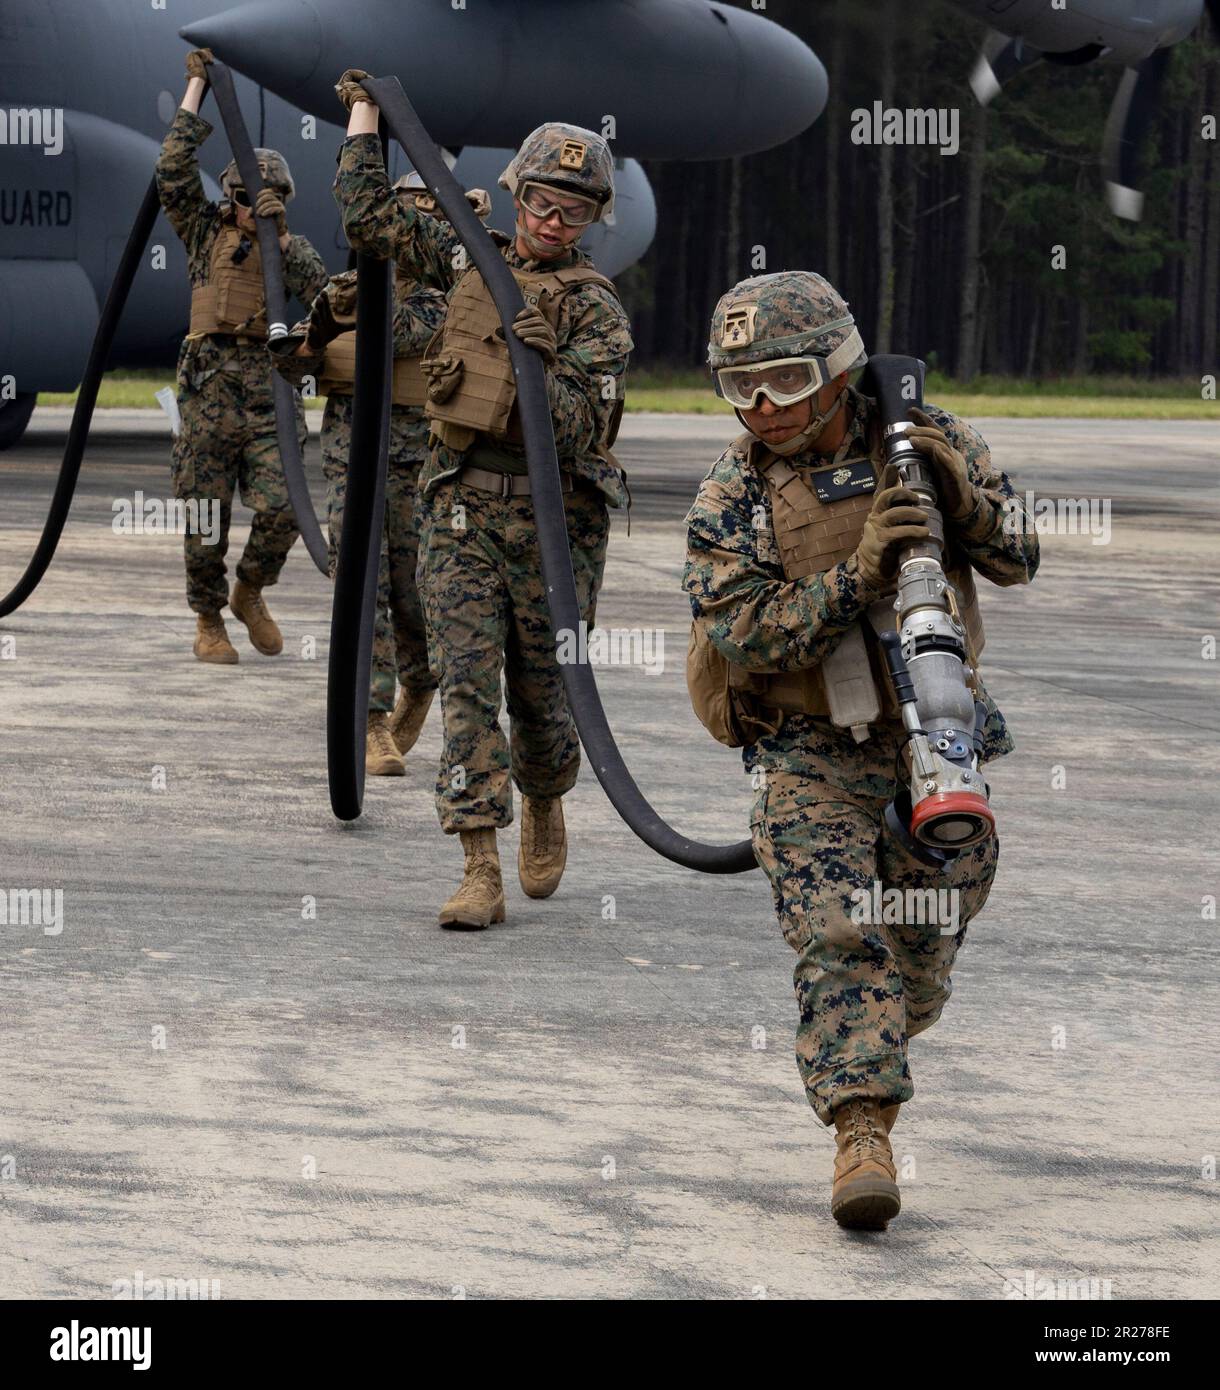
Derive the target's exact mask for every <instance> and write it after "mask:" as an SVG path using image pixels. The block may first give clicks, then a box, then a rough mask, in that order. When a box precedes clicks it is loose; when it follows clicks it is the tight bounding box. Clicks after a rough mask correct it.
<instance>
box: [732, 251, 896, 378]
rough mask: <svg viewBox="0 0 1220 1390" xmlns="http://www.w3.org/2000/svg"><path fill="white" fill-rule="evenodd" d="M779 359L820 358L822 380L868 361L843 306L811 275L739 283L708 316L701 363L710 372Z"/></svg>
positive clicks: (786, 273)
mask: <svg viewBox="0 0 1220 1390" xmlns="http://www.w3.org/2000/svg"><path fill="white" fill-rule="evenodd" d="M784 357H817V358H821V359H823V362H824V364H825V367H826V373H827V377H828V379H829V378H833V377H836V376H838V374H839V373H840V372H850V371H854V370H855V369H856V368H857V367H863V366H864V364H865V363H866V362H867V361H868V354H867V353H866V352H865V351H864V344H863V342H862V341H861V339H860V334H859V331H858V330H857V328H856V321H855V319H854V318H852V315H851V310H850V309H849V308H848V307H847V301H846V300H845V299H844V298H843V296H842V295H841V294H840V293H839V292H838V290H836V289H835V287H834V286H833V285H832V284H831V283H830V282H829V281H828V280H825V279H823V278H822V276H820V275H815V274H814V273H813V271H811V270H782V271H779V272H777V273H776V274H773V275H756V276H754V277H753V278H752V279H750V280H742V281H741V282H740V283H738V284H736V285H734V286H733V288H732V289H731V290H729V292H728V293H727V294H724V295H722V296H721V297H720V302H719V304H717V305H716V311H715V313H714V314H713V315H712V331H711V338H710V341H709V342H708V347H707V360H708V365H709V366H710V367H711V369H712V370H713V371H714V372H715V371H719V370H720V369H721V368H723V367H745V366H749V365H751V364H753V363H757V362H768V361H772V360H774V359H778V358H784Z"/></svg>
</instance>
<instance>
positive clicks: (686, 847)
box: [361, 77, 758, 874]
mask: <svg viewBox="0 0 1220 1390" xmlns="http://www.w3.org/2000/svg"><path fill="white" fill-rule="evenodd" d="M361 85H362V86H363V87H364V89H365V91H367V92H368V94H369V95H370V96H371V97H372V98H373V99H374V101H376V103H377V105H378V107H379V108H380V110H381V113H382V115H383V116H384V117H385V121H386V124H387V125H388V126H389V129H390V132H391V134H393V136H394V137H395V139H396V140H397V141H398V143H399V144H400V145H401V146H402V147H403V149H404V150H405V151H406V153H407V158H408V159H410V161H411V163H412V164H413V165H414V166H415V168H416V170H417V171H418V172H419V174H420V176H421V178H422V179H423V180H424V182H425V183H426V184H427V186H428V188H429V190H430V191H431V192H432V194H433V195H434V196H435V198H436V200H437V202H438V203H439V204H440V206H441V208H442V209H443V210H444V213H445V216H446V217H448V219H449V221H450V222H451V223H452V224H453V227H454V230H455V231H456V232H457V233H458V235H459V236H460V237H461V239H462V242H463V244H464V245H465V247H466V250H467V251H468V252H469V254H470V257H471V259H472V260H473V262H474V264H475V267H476V269H477V270H478V271H479V274H480V275H482V277H483V279H484V281H485V282H486V284H487V287H488V289H489V290H490V291H491V296H492V299H493V300H494V301H495V305H496V309H497V310H498V312H499V314H500V320H501V323H502V324H503V327H504V337H505V340H506V342H507V343H508V352H509V357H510V359H511V361H512V366H513V373H514V375H515V376H516V379H517V404H518V409H519V411H520V415H521V426H522V430H523V432H524V435H525V448H526V460H527V463H528V466H529V478H530V495H531V497H532V499H533V506H534V520H535V523H536V525H537V529H538V548H539V551H540V553H541V558H542V578H543V583H544V584H545V586H546V594H547V604H548V606H549V608H550V613H551V623H552V626H553V628H554V630H555V631H556V632H564V631H567V632H577V631H579V628H580V604H579V602H578V600H577V597H576V581H575V579H574V577H573V575H572V556H571V551H570V549H569V546H568V526H567V518H566V515H565V513H564V506H563V492H562V489H561V486H560V481H559V459H558V456H557V455H556V452H555V433H554V429H553V427H552V425H551V407H550V403H549V401H548V398H547V391H546V374H545V371H544V368H543V365H542V359H541V358H540V357H539V355H538V354H537V353H536V352H535V351H534V350H533V349H532V348H529V347H527V346H526V345H525V344H524V343H523V342H522V341H521V339H520V338H518V337H517V335H516V334H515V333H514V332H513V331H512V321H513V319H514V317H515V316H516V315H517V313H518V312H520V310H521V309H522V308H523V307H524V305H525V301H524V300H523V299H522V297H521V291H520V289H519V288H518V286H517V282H516V280H515V279H514V278H513V273H512V271H511V270H510V269H509V268H508V264H507V262H506V261H505V260H504V257H503V256H502V255H501V254H500V251H499V248H498V247H497V246H496V244H495V242H494V241H492V239H491V237H490V235H489V234H488V232H487V230H486V228H484V226H483V224H482V223H481V222H480V221H479V219H478V217H477V216H476V214H475V212H474V209H473V208H472V207H471V206H470V204H469V203H468V202H467V201H466V198H465V195H464V194H463V192H462V188H461V185H460V184H459V183H458V182H457V180H456V179H455V178H454V177H453V175H452V174H451V173H450V172H449V169H448V166H447V165H446V164H445V161H444V160H443V159H442V158H441V154H440V151H439V150H438V149H437V147H436V145H435V144H434V142H433V140H432V138H431V136H429V134H428V132H427V131H426V130H425V129H424V127H423V125H422V124H421V122H420V119H419V117H418V116H417V115H416V113H415V110H414V108H413V107H412V106H411V103H410V102H409V101H408V100H407V97H406V94H405V93H404V91H403V89H402V86H401V84H400V83H399V81H398V79H397V78H396V77H379V78H368V79H366V80H365V81H364V82H363V83H362V84H361ZM559 669H560V672H561V674H562V676H563V683H564V688H565V689H566V691H567V696H568V703H569V704H570V705H571V708H572V713H573V715H574V717H575V719H576V727H577V729H578V730H579V732H580V741H581V743H582V744H583V745H584V748H585V752H586V753H587V754H588V757H589V762H590V763H591V765H592V767H593V771H594V772H595V773H596V774H597V780H598V781H599V782H600V783H601V784H602V788H603V789H604V791H605V793H606V795H607V796H608V797H609V798H610V801H611V803H612V805H613V806H614V809H615V810H616V811H617V812H618V813H619V815H620V816H621V817H622V818H623V820H624V821H625V822H626V823H627V825H628V826H629V827H630V828H631V829H632V830H633V831H634V832H635V833H636V834H637V835H638V836H639V837H640V839H641V840H643V841H644V843H645V844H647V845H648V846H650V847H651V848H652V849H654V850H656V852H657V853H658V854H661V855H663V856H664V857H665V858H666V859H671V860H673V862H674V863H676V864H683V865H685V866H686V867H687V868H690V869H698V870H700V871H701V872H703V873H710V874H736V873H742V872H744V871H745V870H747V869H756V868H757V867H758V864H757V861H756V860H755V858H754V851H753V849H752V848H751V845H750V841H749V840H742V841H740V842H739V843H738V844H735V845H705V844H700V843H699V842H698V841H697V840H689V839H687V838H686V836H685V835H680V834H678V832H677V831H676V830H674V829H673V828H672V827H671V826H669V825H667V824H666V822H665V821H663V820H662V819H661V817H660V816H659V815H657V813H656V812H655V811H654V810H653V809H652V807H651V806H650V805H649V804H648V802H647V800H646V799H645V798H644V796H643V794H642V793H641V791H640V789H639V787H637V786H636V784H635V781H634V780H633V778H632V776H631V774H630V772H628V770H627V767H626V765H625V764H624V762H623V758H622V755H621V754H620V753H619V751H618V746H617V744H616V743H615V741H614V735H613V734H612V733H611V731H610V726H609V724H608V723H607V720H606V712H605V710H604V709H603V708H602V702H601V697H600V695H599V694H598V691H597V681H596V679H595V677H594V675H593V668H592V667H591V666H590V665H588V664H587V663H576V662H565V663H562V664H561V665H560V667H559Z"/></svg>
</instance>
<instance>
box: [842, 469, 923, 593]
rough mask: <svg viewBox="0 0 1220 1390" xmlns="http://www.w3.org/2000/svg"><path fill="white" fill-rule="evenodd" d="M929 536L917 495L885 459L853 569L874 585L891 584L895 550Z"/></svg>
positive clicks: (896, 551)
mask: <svg viewBox="0 0 1220 1390" xmlns="http://www.w3.org/2000/svg"><path fill="white" fill-rule="evenodd" d="M929 539H930V532H929V531H928V517H927V513H926V512H925V511H924V510H923V508H922V507H920V505H919V498H918V496H917V495H916V494H915V493H914V492H912V491H911V489H910V488H909V487H906V486H904V485H903V484H902V483H900V482H899V481H898V469H897V468H896V467H895V466H894V464H892V463H887V464H886V466H885V472H884V473H882V475H881V479H880V481H879V482H878V484H877V491H876V492H875V493H873V509H872V511H871V512H869V514H868V516H867V517H866V518H865V522H864V534H863V535H862V536H861V537H860V543H859V545H857V546H856V569H857V571H858V572H859V574H860V575H861V576H862V577H863V578H864V579H866V580H867V581H868V582H869V583H870V584H872V585H873V586H874V588H882V589H883V588H885V587H886V586H887V585H891V584H892V583H893V581H894V578H895V576H896V575H897V573H898V552H899V551H900V550H901V549H902V547H903V546H904V545H910V544H911V543H912V542H913V541H926V540H929Z"/></svg>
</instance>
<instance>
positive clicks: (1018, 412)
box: [38, 369, 1220, 421]
mask: <svg viewBox="0 0 1220 1390" xmlns="http://www.w3.org/2000/svg"><path fill="white" fill-rule="evenodd" d="M173 384H174V378H173V375H172V373H169V372H163V371H122V372H110V373H108V374H107V376H106V378H105V380H104V381H103V382H102V389H101V392H100V393H99V395H98V406H99V408H100V409H103V410H107V409H110V410H115V409H118V410H122V409H126V410H131V409H138V408H141V407H149V406H152V407H155V406H156V400H155V399H154V395H155V393H156V392H157V391H159V390H160V389H161V387H163V386H172V385H173ZM1199 392H1200V385H1199V382H1198V380H1197V379H1189V378H1188V379H1185V380H1173V379H1155V380H1145V379H1144V378H1137V377H1118V376H1114V377H1063V378H1060V379H1057V380H1053V381H1026V380H1024V379H1023V378H1019V377H986V376H981V377H978V378H976V379H975V380H974V381H972V382H971V383H970V384H969V386H968V387H967V386H963V385H962V384H961V383H960V382H956V381H954V380H952V379H951V378H950V377H946V376H944V375H942V374H941V373H939V372H931V373H929V376H928V386H927V396H928V399H929V400H932V401H935V402H936V403H937V405H942V406H944V407H945V409H946V410H951V411H953V412H954V414H956V415H963V416H965V417H966V418H969V417H971V416H984V415H992V416H994V415H1004V416H1010V417H1014V418H1018V419H1039V418H1045V417H1048V416H1056V415H1059V416H1072V417H1075V418H1079V419H1120V420H1217V421H1220V402H1216V401H1205V400H1202V399H1200V395H1199ZM38 401H39V404H40V405H73V404H74V403H75V401H76V396H75V394H74V393H73V394H68V393H52V392H48V393H46V394H44V395H41V396H39V398H38ZM305 404H306V407H307V408H308V409H310V410H320V409H321V408H322V402H321V401H320V400H310V401H306V403H305ZM627 409H628V410H629V411H631V412H639V411H667V412H678V413H681V414H689V415H731V414H732V411H731V409H730V408H729V406H727V405H726V404H725V403H724V401H722V400H720V399H719V397H717V396H716V395H715V394H714V393H713V391H712V388H711V385H710V383H709V381H708V378H707V376H706V375H705V374H704V373H703V372H700V371H697V370H689V369H683V370H665V369H647V370H644V369H641V370H639V371H632V372H631V374H630V376H629V378H628V391H627Z"/></svg>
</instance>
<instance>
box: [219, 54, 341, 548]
mask: <svg viewBox="0 0 1220 1390" xmlns="http://www.w3.org/2000/svg"><path fill="white" fill-rule="evenodd" d="M208 79H209V81H210V83H211V87H212V95H213V96H214V97H215V98H216V106H217V109H218V110H219V112H220V119H221V120H222V121H223V122H224V128H225V134H226V135H227V136H228V138H229V147H230V148H231V149H232V151H233V158H234V160H235V161H236V162H237V171H238V173H239V174H240V175H241V181H242V183H243V184H244V185H245V189H246V192H247V194H248V195H249V197H250V202H251V204H253V202H254V200H255V198H256V197H257V195H258V191H259V190H261V189H262V187H263V179H262V175H261V173H260V172H259V168H258V160H257V158H256V157H255V154H254V146H253V144H252V143H251V141H250V132H249V131H248V130H247V129H246V122H245V119H244V117H243V116H242V114H241V107H240V106H239V105H238V104H237V93H236V91H234V89H233V75H232V73H230V71H229V69H228V68H227V67H225V65H224V64H223V63H216V62H213V63H209V64H208ZM255 223H256V225H257V227H258V249H259V252H260V253H261V258H262V268H263V298H264V300H265V301H266V305H267V336H268V337H269V338H272V339H274V338H282V337H284V336H285V335H286V334H287V332H288V325H287V323H286V322H285V319H286V317H287V313H288V308H287V303H288V297H287V295H286V294H285V292H284V270H283V265H282V264H281V261H280V237H279V232H278V231H277V230H276V226H275V223H274V222H273V221H272V220H271V219H270V218H269V217H256V218H255ZM268 371H270V372H271V389H272V394H273V396H274V399H275V432H276V438H277V439H278V441H279V446H280V461H281V463H282V465H283V469H284V482H285V484H286V486H287V489H288V502H289V505H290V506H291V507H292V514H293V516H294V517H296V523H297V528H298V530H299V531H300V533H301V539H302V540H303V541H304V542H305V549H306V550H308V551H309V555H310V558H311V559H312V560H313V562H314V564H315V565H317V567H318V568H319V569H320V570H321V571H322V573H323V574H326V575H329V573H330V564H329V561H328V557H327V551H326V539H325V537H324V536H323V535H322V527H321V525H320V524H319V522H318V518H317V515H316V514H315V512H314V509H313V502H312V501H311V500H310V496H309V484H308V483H307V482H306V480H305V463H304V460H303V459H302V458H301V442H300V440H299V438H298V437H297V413H296V395H295V393H294V391H293V389H292V387H291V386H289V384H288V383H287V382H286V381H285V380H284V378H283V377H282V376H280V374H279V372H277V371H274V370H273V369H272V368H271V366H270V364H268Z"/></svg>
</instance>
